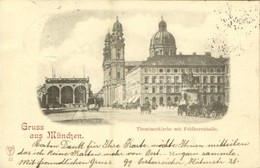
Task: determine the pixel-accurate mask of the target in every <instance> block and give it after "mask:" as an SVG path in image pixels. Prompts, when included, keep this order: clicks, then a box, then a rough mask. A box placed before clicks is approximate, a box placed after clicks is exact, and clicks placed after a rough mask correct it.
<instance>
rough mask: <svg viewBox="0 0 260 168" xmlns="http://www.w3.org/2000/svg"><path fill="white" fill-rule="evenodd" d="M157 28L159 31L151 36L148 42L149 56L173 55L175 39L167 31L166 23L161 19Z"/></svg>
mask: <svg viewBox="0 0 260 168" xmlns="http://www.w3.org/2000/svg"><path fill="white" fill-rule="evenodd" d="M158 27H159V31H158V32H157V33H155V34H154V35H153V36H152V38H151V41H150V55H151V56H155V55H175V54H176V44H175V38H174V37H173V35H172V34H171V33H170V32H168V31H167V23H166V22H165V21H164V20H163V19H162V20H161V21H160V22H159V25H158Z"/></svg>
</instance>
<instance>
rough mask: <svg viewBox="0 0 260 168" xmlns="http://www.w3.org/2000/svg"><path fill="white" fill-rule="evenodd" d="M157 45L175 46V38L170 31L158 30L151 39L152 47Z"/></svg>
mask: <svg viewBox="0 0 260 168" xmlns="http://www.w3.org/2000/svg"><path fill="white" fill-rule="evenodd" d="M157 46H169V47H175V39H174V37H173V35H172V34H171V33H169V32H168V31H158V32H157V33H155V34H154V35H153V37H152V39H151V43H150V47H153V48H156V47H157Z"/></svg>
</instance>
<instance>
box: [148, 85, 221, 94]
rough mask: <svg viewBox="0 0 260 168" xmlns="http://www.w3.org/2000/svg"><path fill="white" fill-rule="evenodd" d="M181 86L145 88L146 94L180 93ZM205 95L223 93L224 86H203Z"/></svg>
mask: <svg viewBox="0 0 260 168" xmlns="http://www.w3.org/2000/svg"><path fill="white" fill-rule="evenodd" d="M180 88H181V87H180V86H166V87H165V86H152V87H151V86H145V87H144V93H180ZM202 89H203V90H202V92H203V93H223V92H224V88H223V87H222V86H210V87H209V86H203V87H202Z"/></svg>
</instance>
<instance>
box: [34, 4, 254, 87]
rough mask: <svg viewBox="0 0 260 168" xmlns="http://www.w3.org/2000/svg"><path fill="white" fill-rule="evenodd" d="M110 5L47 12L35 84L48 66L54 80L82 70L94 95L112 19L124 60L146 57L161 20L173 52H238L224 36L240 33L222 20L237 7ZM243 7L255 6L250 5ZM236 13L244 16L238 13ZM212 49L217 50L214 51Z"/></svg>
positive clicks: (78, 74) (45, 74)
mask: <svg viewBox="0 0 260 168" xmlns="http://www.w3.org/2000/svg"><path fill="white" fill-rule="evenodd" d="M189 4H191V2H190V3H189ZM202 5H203V8H202V7H201V6H202ZM114 6H115V7H114V8H113V9H110V8H109V7H107V8H108V9H106V8H105V9H92V8H87V9H84V8H83V9H80V8H77V9H73V10H64V11H62V12H58V13H52V14H50V15H49V16H48V17H47V19H45V21H44V24H43V28H42V31H41V35H40V39H39V40H40V43H39V57H40V60H41V61H40V63H39V79H38V81H39V84H43V82H44V79H45V77H51V76H52V68H51V67H53V68H54V69H55V72H56V77H83V69H85V75H86V76H89V78H90V83H91V84H92V90H93V91H94V92H97V91H99V90H100V89H101V88H102V84H103V70H102V61H103V48H104V38H105V35H106V34H107V32H108V31H110V32H111V30H112V27H113V24H114V23H115V21H116V17H117V16H118V18H119V21H120V22H121V24H122V25H123V33H124V38H125V60H126V61H134V60H136V61H138V60H146V59H147V57H148V56H149V45H150V39H151V37H152V36H153V34H155V33H156V32H157V31H158V23H159V22H160V21H161V17H163V19H164V21H166V23H167V30H168V32H170V33H172V34H173V36H174V37H175V40H176V46H177V53H179V52H182V54H192V53H193V52H196V53H197V54H204V53H205V52H212V55H213V56H214V57H219V56H220V55H223V52H225V51H226V50H227V48H224V49H223V46H225V47H227V46H228V47H229V48H228V49H229V50H230V49H233V50H235V47H237V46H238V45H239V46H240V49H241V44H236V46H234V45H233V44H232V45H233V46H230V45H229V43H230V42H231V41H230V39H231V38H230V36H231V35H233V36H236V35H237V34H241V32H237V31H234V30H233V29H232V30H230V28H229V29H227V28H228V26H227V25H226V24H225V22H223V20H222V19H223V18H224V19H225V18H228V19H230V18H229V15H230V11H232V12H233V13H232V14H233V15H235V12H236V11H238V9H240V8H241V7H240V8H237V7H234V6H232V5H228V4H226V3H203V4H199V3H192V5H189V6H187V3H180V2H174V3H169V4H168V3H167V4H166V3H165V4H163V5H161V4H160V5H156V4H155V5H152V6H149V5H148V4H146V5H145V6H136V7H135V6H134V5H130V6H127V5H122V4H118V5H114ZM166 6H167V8H166ZM242 9H243V8H241V10H242ZM248 9H255V7H254V6H250V7H249V8H248V7H247V8H246V10H248ZM257 10H258V9H257ZM257 10H256V9H255V11H257ZM243 12H244V11H243ZM247 13H248V12H247ZM238 14H239V15H238V16H240V17H244V16H241V12H240V13H238ZM249 14H252V13H249ZM253 14H254V13H253ZM251 18H252V17H251ZM233 23H234V22H233ZM239 24H240V25H241V23H240V22H239ZM233 25H234V24H233ZM233 25H232V26H233ZM250 26H252V25H250ZM244 30H245V29H244ZM244 30H243V34H245V31H244ZM247 32H248V31H246V33H247ZM224 44H225V45H224ZM218 46H221V47H222V50H219V49H218V50H216V49H217V48H218ZM224 56H229V55H228V54H227V55H224ZM83 67H85V68H83Z"/></svg>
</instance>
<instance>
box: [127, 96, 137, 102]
mask: <svg viewBox="0 0 260 168" xmlns="http://www.w3.org/2000/svg"><path fill="white" fill-rule="evenodd" d="M134 98H135V97H134V96H133V97H131V98H130V99H128V101H127V103H131V102H132V101H133V100H134Z"/></svg>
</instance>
